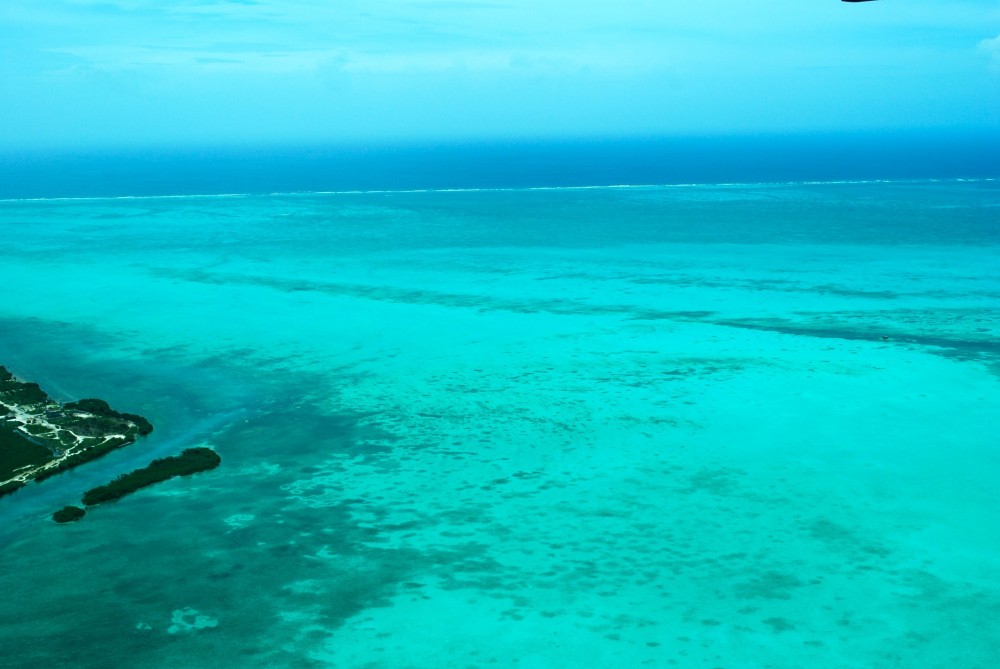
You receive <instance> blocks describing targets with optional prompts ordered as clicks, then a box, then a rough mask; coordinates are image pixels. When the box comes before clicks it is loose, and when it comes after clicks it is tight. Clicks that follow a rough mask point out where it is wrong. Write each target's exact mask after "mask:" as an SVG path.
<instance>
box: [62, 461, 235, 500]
mask: <svg viewBox="0 0 1000 669" xmlns="http://www.w3.org/2000/svg"><path fill="white" fill-rule="evenodd" d="M220 462H222V458H220V457H219V454H218V453H216V452H215V451H213V450H212V449H211V448H205V447H203V446H199V447H197V448H188V449H186V450H184V451H183V452H182V453H181V454H180V455H174V456H171V457H168V458H160V459H159V460H153V461H152V462H151V463H149V465H147V466H145V467H143V468H142V469H136V470H135V471H132V472H129V473H128V474H122V475H121V476H119V477H118V478H116V479H115V480H114V481H111V482H110V483H106V484H104V485H102V486H98V487H96V488H92V489H90V490H88V491H87V492H85V493H84V494H83V503H84V505H85V506H88V507H89V506H94V505H95V504H101V503H103V502H110V501H112V500H116V499H118V498H119V497H124V496H125V495H128V494H130V493H133V492H135V491H136V490H139V489H140V488H145V487H146V486H151V485H153V484H155V483H160V482H162V481H166V480H168V479H172V478H174V477H175V476H188V475H190V474H196V473H198V472H203V471H207V470H209V469H215V468H216V467H218V466H219V463H220ZM67 508H73V507H67Z"/></svg>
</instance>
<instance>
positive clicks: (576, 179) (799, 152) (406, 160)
mask: <svg viewBox="0 0 1000 669" xmlns="http://www.w3.org/2000/svg"><path fill="white" fill-rule="evenodd" d="M997 176H1000V134H997V135H994V136H983V135H968V134H961V133H897V134H878V135H875V134H854V135H802V136H788V137H769V136H760V137H719V138H691V137H688V138H672V139H671V138H657V139H643V140H639V139H630V140H581V141H508V142H492V143H465V144H454V143H453V144H408V145H376V146H366V145H360V144H358V145H339V146H310V147H303V146H273V147H263V146H262V147H216V148H205V147H200V148H178V147H172V148H144V149H136V148H133V149H110V148H109V149H106V150H86V151H83V150H81V151H75V152H74V151H55V150H50V151H34V152H26V151H21V152H16V151H4V150H3V149H0V199H3V198H44V197H99V196H128V195H192V194H215V193H275V192H302V191H344V190H408V189H446V188H525V187H545V186H607V185H617V184H633V185H635V184H681V183H773V182H786V181H831V180H879V179H893V180H899V179H956V178H984V177H997Z"/></svg>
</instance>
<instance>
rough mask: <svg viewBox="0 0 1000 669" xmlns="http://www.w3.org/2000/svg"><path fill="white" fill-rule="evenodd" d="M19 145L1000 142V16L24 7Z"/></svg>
mask: <svg viewBox="0 0 1000 669" xmlns="http://www.w3.org/2000/svg"><path fill="white" fill-rule="evenodd" d="M0 91H2V93H0V95H2V98H3V103H2V104H0V143H2V145H4V146H8V147H11V146H25V147H29V146H48V145H53V146H107V145H126V146H127V145H148V144H168V145H169V144H192V143H194V144H198V143H213V144H214V143H243V142H254V143H282V142H328V141H344V140H359V141H364V142H368V141H395V140H400V139H402V140H439V139H453V140H464V139H471V138H522V137H530V138H536V137H579V136H602V137H607V136H645V135H692V134H695V135H705V134H708V135H720V134H721V135H725V134H747V133H778V132H810V131H853V130H884V129H887V130H888V129H898V130H912V129H939V128H947V129H958V130H968V131H989V132H996V131H998V130H1000V0H948V2H942V1H941V0H881V1H879V2H871V3H861V4H849V3H843V2H840V1H839V0H759V1H758V2H747V1H745V0H743V1H737V0H697V1H696V2H689V3H680V2H675V0H615V1H614V2H611V1H607V2H593V1H590V0H495V1H492V0H490V1H484V2H479V1H475V0H451V1H449V0H440V1H435V0H379V1H377V2H376V1H374V0H367V1H361V0H103V1H91V0H3V2H2V3H0Z"/></svg>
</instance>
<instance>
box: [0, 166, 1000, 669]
mask: <svg viewBox="0 0 1000 669" xmlns="http://www.w3.org/2000/svg"><path fill="white" fill-rule="evenodd" d="M538 169H539V170H542V167H539V168H538ZM733 176H739V175H738V174H736V175H733ZM966 176H968V175H966ZM972 176H973V178H964V179H956V178H945V179H940V180H931V179H926V178H917V177H914V178H908V179H883V180H878V181H873V180H865V179H847V180H840V181H832V180H818V181H816V180H810V179H801V180H797V181H796V180H789V179H781V180H780V182H777V183H754V182H753V181H756V180H753V179H747V180H744V183H736V182H730V183H726V184H711V183H701V184H694V183H688V184H675V185H644V186H630V187H626V186H619V187H609V186H610V185H611V184H607V183H606V184H600V183H596V184H582V186H586V187H573V186H566V185H563V184H552V183H541V182H540V180H539V182H536V183H535V184H534V186H532V185H531V184H527V185H526V184H518V183H510V182H504V183H499V184H495V185H494V186H492V187H491V186H490V185H489V184H488V183H485V182H486V181H488V180H487V179H485V177H484V178H483V179H481V181H482V182H483V183H478V182H477V183H475V184H472V185H471V186H470V184H468V183H465V184H460V183H448V184H438V185H443V186H448V187H447V188H436V187H431V186H433V185H434V184H431V183H413V184H409V185H412V186H415V187H416V186H419V188H413V189H402V188H401V187H400V186H402V185H406V184H400V183H392V184H388V185H387V186H391V187H385V188H360V189H344V191H342V192H291V191H296V190H298V191H307V190H308V188H301V189H292V188H290V189H288V192H284V193H274V192H270V193H252V192H250V191H253V190H254V189H253V188H247V189H246V190H245V191H244V192H243V194H228V195H212V194H204V195H192V194H190V192H189V193H187V194H185V193H183V192H174V193H171V194H169V196H167V195H165V194H158V195H153V196H150V195H148V194H143V193H142V192H141V189H138V188H133V189H132V190H131V191H130V192H127V193H122V192H115V193H111V192H107V193H104V194H106V195H115V197H97V196H95V195H94V193H95V187H91V186H87V187H86V188H84V187H82V186H81V188H80V189H79V191H80V192H69V190H71V189H69V190H68V191H67V192H65V193H63V194H67V195H76V196H77V197H73V198H57V197H55V195H57V194H56V193H53V192H49V191H50V190H51V188H52V187H51V186H44V185H37V187H33V189H32V188H20V190H18V192H16V193H15V192H13V191H14V190H17V189H15V188H14V187H13V186H11V185H10V183H8V186H7V192H5V196H6V197H7V199H5V200H3V201H2V202H0V231H2V234H3V239H4V244H3V245H2V246H0V258H2V260H0V262H2V268H3V270H2V272H3V274H2V276H3V279H4V281H3V294H4V297H3V300H2V302H0V364H4V365H6V366H7V367H8V368H10V369H11V370H12V371H14V372H15V373H16V374H18V375H19V376H21V377H22V378H25V379H29V380H33V381H36V382H38V383H40V384H41V385H42V387H43V388H44V389H46V390H47V391H48V392H49V393H50V394H51V395H53V396H54V397H56V398H57V399H61V400H70V399H78V398H82V397H99V398H103V399H106V400H108V401H109V402H110V403H111V404H112V406H114V407H115V408H118V409H120V410H123V411H128V412H133V413H140V414H142V415H144V416H147V417H148V418H149V419H150V420H151V421H152V422H153V424H154V425H155V431H154V432H153V434H152V435H150V436H149V437H148V438H146V439H142V440H140V441H139V442H137V443H136V444H134V445H132V446H129V447H128V448H125V449H122V450H120V451H118V452H115V453H113V454H111V455H109V456H107V457H105V458H103V459H101V460H99V461H97V462H95V463H91V464H89V465H86V466H84V467H80V468H78V469H76V470H73V471H71V472H69V473H66V474H62V475H60V476H58V477H56V478H53V479H50V480H48V481H46V482H44V483H42V484H38V485H31V486H29V487H28V488H26V489H25V490H22V491H20V492H19V493H17V494H15V495H13V496H10V497H7V498H4V499H2V500H0V546H2V550H0V592H2V593H3V596H4V601H5V605H4V606H3V607H2V610H0V666H3V667H12V668H18V669H32V668H39V669H41V668H45V669H52V668H56V667H67V668H69V667H72V668H73V669H87V668H90V667H94V668H97V667H134V668H157V669H160V668H197V667H297V668H298V667H302V668H320V667H337V668H351V669H354V668H357V669H361V668H374V667H386V668H392V669H395V668H421V669H424V668H436V667H463V668H466V667H483V668H486V667H520V668H522V669H526V668H529V667H538V668H541V667H546V668H547V667H642V666H650V667H674V666H676V667H682V668H704V669H749V668H754V669H756V668H765V667H771V668H781V669H785V668H788V669H792V668H796V669H797V668H800V667H810V668H812V669H824V668H830V669H852V668H857V669H871V668H873V667H878V668H880V669H882V668H885V669H888V668H899V669H923V668H927V669H930V668H934V669H937V668H940V667H956V668H958V667H961V668H962V669H989V668H991V667H996V666H998V665H1000V631H998V629H997V627H996V625H993V624H991V623H992V621H994V620H995V619H996V617H997V612H998V610H1000V585H998V583H1000V580H998V576H1000V528H998V524H997V522H996V520H997V509H998V508H1000V504H998V503H1000V487H998V486H997V481H998V480H1000V479H998V477H1000V431H998V428H997V425H998V421H997V415H998V411H997V407H998V406H1000V272H998V269H1000V263H998V250H1000V183H998V182H995V181H993V180H991V179H989V178H984V177H983V176H982V175H979V176H976V175H972ZM373 178H374V177H373ZM707 178H708V177H706V179H707ZM426 181H433V179H425V182H426ZM103 183H104V186H102V188H104V189H105V190H108V189H111V190H113V189H114V188H119V189H121V188H122V186H121V184H118V185H117V186H115V185H114V184H111V182H103ZM109 184H110V185H109ZM202 185H203V186H204V189H205V190H207V189H208V186H209V185H211V184H210V183H208V182H205V183H203V184H202ZM239 185H240V184H237V183H234V184H233V186H234V187H236V186H239ZM261 185H262V187H263V186H264V185H267V184H261ZM309 185H316V184H309ZM320 185H322V184H320ZM348 185H350V184H348ZM354 185H358V186H377V185H378V184H377V183H372V184H368V183H359V184H354ZM47 189H48V190H47ZM96 190H97V191H100V190H101V189H100V188H96ZM154 190H156V189H154ZM161 190H169V189H168V188H167V187H165V186H162V187H161ZM174 190H179V188H178V187H176V184H175V188H174ZM194 190H197V189H192V192H193V191H194ZM82 191H87V192H86V193H83V192H82ZM347 191H350V192H347ZM122 195H124V196H127V197H122ZM161 195H163V196H161ZM196 445H207V446H211V447H212V448H214V449H215V450H217V451H218V452H219V453H220V454H221V456H222V458H223V462H222V466H221V467H219V468H218V469H216V470H213V471H211V472H207V473H202V474H198V475H195V476H192V477H186V478H182V479H174V480H171V481H169V482H166V483H163V484H160V485H158V486H156V487H153V488H148V489H145V490H142V491H140V492H138V493H136V494H134V495H131V496H129V497H126V498H124V499H121V500H119V501H118V502H115V503H112V504H107V505H103V506H99V507H96V508H94V509H92V510H91V511H89V512H88V514H87V516H86V517H85V518H84V519H83V520H81V521H80V522H77V523H74V524H70V525H56V524H55V523H53V522H52V521H51V520H50V519H49V514H51V513H52V512H53V511H55V510H56V509H58V508H61V507H62V506H64V505H66V504H73V503H78V501H79V498H80V495H81V494H82V493H83V491H85V490H87V489H88V488H90V487H93V486H94V485H97V484H100V483H103V482H106V481H107V480H109V479H110V478H113V477H114V476H116V475H117V474H120V473H123V472H126V471H130V470H131V469H135V468H137V467H140V466H143V465H145V464H146V463H148V462H149V461H150V460H151V459H153V458H156V457H162V456H164V455H170V454H174V453H177V452H178V451H180V450H181V449H183V448H185V447H189V446H196Z"/></svg>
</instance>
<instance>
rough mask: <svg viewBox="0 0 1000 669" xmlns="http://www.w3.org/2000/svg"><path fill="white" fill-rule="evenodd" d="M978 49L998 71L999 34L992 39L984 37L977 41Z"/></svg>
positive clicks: (999, 56) (999, 53)
mask: <svg viewBox="0 0 1000 669" xmlns="http://www.w3.org/2000/svg"><path fill="white" fill-rule="evenodd" d="M979 50H980V51H982V52H983V53H985V54H986V55H987V56H989V57H990V62H991V65H992V66H993V67H994V68H995V69H996V70H998V71H1000V35H997V36H996V37H994V38H993V39H984V40H983V41H982V42H980V43H979Z"/></svg>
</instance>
